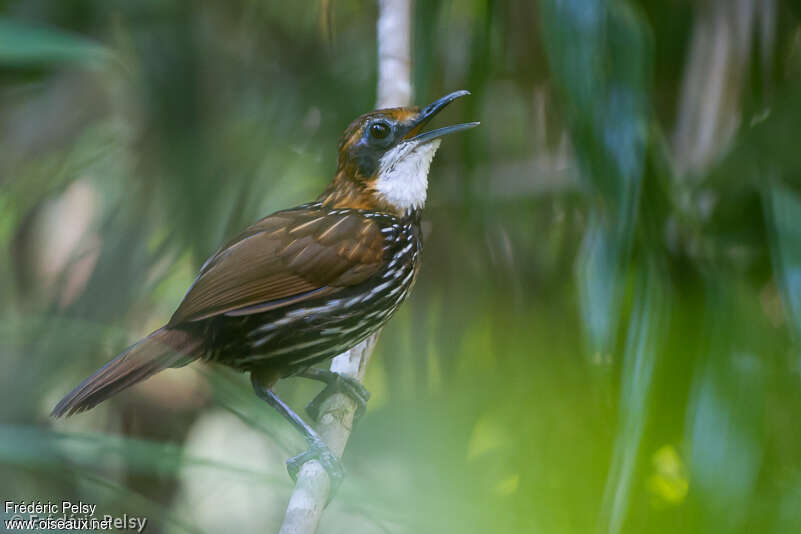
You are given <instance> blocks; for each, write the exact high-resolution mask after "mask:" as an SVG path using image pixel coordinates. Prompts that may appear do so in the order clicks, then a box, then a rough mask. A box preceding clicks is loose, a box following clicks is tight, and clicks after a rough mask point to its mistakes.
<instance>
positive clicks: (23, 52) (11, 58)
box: [0, 18, 111, 67]
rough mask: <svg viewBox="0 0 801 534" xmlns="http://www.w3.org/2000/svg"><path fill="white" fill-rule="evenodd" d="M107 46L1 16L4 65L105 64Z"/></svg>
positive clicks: (0, 43) (0, 60) (0, 56)
mask: <svg viewBox="0 0 801 534" xmlns="http://www.w3.org/2000/svg"><path fill="white" fill-rule="evenodd" d="M110 57H111V52H110V51H109V50H108V49H107V48H105V47H104V46H102V45H100V44H98V43H96V42H94V41H91V40H89V39H86V38H84V37H81V36H78V35H74V34H71V33H68V32H65V31H62V30H58V29H55V28H47V27H43V26H34V25H30V24H27V23H24V22H21V21H17V20H12V19H8V18H0V67H41V66H46V65H52V64H58V63H72V62H77V63H87V64H91V65H98V64H102V63H104V62H105V61H107V60H108V59H109V58H110Z"/></svg>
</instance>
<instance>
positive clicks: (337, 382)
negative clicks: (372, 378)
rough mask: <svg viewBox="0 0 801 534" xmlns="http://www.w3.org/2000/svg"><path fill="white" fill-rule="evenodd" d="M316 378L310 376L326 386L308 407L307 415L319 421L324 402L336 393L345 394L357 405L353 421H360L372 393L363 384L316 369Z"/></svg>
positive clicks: (347, 377) (337, 374)
mask: <svg viewBox="0 0 801 534" xmlns="http://www.w3.org/2000/svg"><path fill="white" fill-rule="evenodd" d="M314 371H315V373H314V376H313V377H312V376H308V378H312V379H314V380H320V381H321V382H325V384H326V386H325V389H323V390H322V391H321V392H320V393H318V394H317V396H316V397H314V398H313V399H312V400H311V402H310V403H309V404H307V405H306V413H307V414H309V416H310V417H311V418H312V419H314V420H315V421H318V420H319V419H318V418H319V416H320V408H321V407H322V404H323V402H325V400H326V399H327V398H328V397H330V396H331V395H333V394H334V393H344V394H345V395H347V396H348V397H350V398H351V399H353V401H354V402H355V403H356V413H355V414H354V416H353V420H354V421H357V420H359V419H360V418H361V417H362V416H363V415H364V413H365V412H366V411H367V401H368V400H370V392H369V391H368V390H367V388H366V387H364V386H363V385H362V384H361V382H359V381H358V380H356V379H355V378H351V377H349V376H345V375H341V374H339V373H334V372H332V371H326V370H324V369H315V370H314Z"/></svg>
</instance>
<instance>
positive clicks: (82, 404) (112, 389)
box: [50, 328, 201, 417]
mask: <svg viewBox="0 0 801 534" xmlns="http://www.w3.org/2000/svg"><path fill="white" fill-rule="evenodd" d="M200 346H201V342H200V341H199V340H197V339H196V338H194V337H192V336H191V335H190V334H188V333H186V332H183V331H181V330H168V329H167V328H159V329H158V330H156V331H155V332H153V333H152V334H150V335H149V336H147V337H146V338H144V339H142V340H141V341H139V342H137V343H135V344H134V345H131V346H130V347H128V348H127V349H125V351H123V352H122V353H121V354H119V355H117V356H116V357H115V358H114V359H113V360H111V361H110V362H108V363H107V364H106V365H104V366H103V367H101V368H100V369H98V370H97V371H95V373H94V374H93V375H92V376H90V377H89V378H87V379H86V380H84V381H83V382H81V383H80V384H79V385H78V387H76V388H75V389H73V390H72V391H71V392H70V394H69V395H67V396H66V397H64V398H63V399H61V402H59V403H58V404H57V405H56V407H55V408H53V411H52V412H51V413H50V415H51V416H53V417H61V416H69V415H72V414H76V413H80V412H83V411H85V410H89V409H90V408H94V407H95V406H97V405H98V404H100V403H101V402H103V401H104V400H106V399H107V398H109V397H111V396H112V395H116V394H117V393H119V392H120V391H122V390H123V389H125V388H127V387H130V386H132V385H134V384H136V383H137V382H141V381H142V380H144V379H146V378H148V377H150V376H153V375H154V374H156V373H158V372H159V371H162V370H164V369H167V368H168V367H181V366H182V365H186V364H188V363H189V362H191V361H192V360H194V359H196V358H198V356H200Z"/></svg>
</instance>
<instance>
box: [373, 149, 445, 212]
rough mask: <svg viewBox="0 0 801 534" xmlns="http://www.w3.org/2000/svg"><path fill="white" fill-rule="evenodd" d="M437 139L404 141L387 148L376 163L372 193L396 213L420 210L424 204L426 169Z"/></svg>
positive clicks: (426, 181) (434, 151) (433, 152)
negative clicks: (374, 192) (389, 148)
mask: <svg viewBox="0 0 801 534" xmlns="http://www.w3.org/2000/svg"><path fill="white" fill-rule="evenodd" d="M440 141H441V139H434V140H433V141H429V142H427V143H415V142H414V141H406V142H403V143H400V144H399V145H398V146H396V147H394V148H392V150H389V151H388V152H387V153H386V154H384V155H383V156H382V157H381V161H380V162H379V166H378V179H377V180H376V183H375V190H376V192H377V193H378V194H379V195H380V196H381V197H382V198H383V199H384V200H385V201H386V202H388V203H389V204H390V205H392V206H394V207H395V208H397V209H398V211H400V212H403V213H406V212H408V211H410V210H419V209H422V208H423V206H424V205H425V203H426V192H427V190H428V170H429V168H430V167H431V160H433V159H434V154H436V152H437V149H438V148H439V144H440Z"/></svg>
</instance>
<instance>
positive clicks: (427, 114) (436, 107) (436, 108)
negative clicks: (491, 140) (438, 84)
mask: <svg viewBox="0 0 801 534" xmlns="http://www.w3.org/2000/svg"><path fill="white" fill-rule="evenodd" d="M469 94H470V91H464V90H463V91H454V92H453V93H451V94H449V95H445V96H443V97H442V98H440V99H439V100H436V101H434V102H432V103H431V104H429V105H427V106H426V107H425V108H423V110H422V111H420V114H419V115H418V116H417V117H416V118H414V119H412V122H411V127H410V129H409V132H408V133H407V134H406V135H405V136H403V140H404V141H414V142H415V143H417V144H418V145H419V144H420V143H426V142H428V141H431V140H433V139H436V138H438V137H442V136H443V135H447V134H450V133H455V132H461V131H462V130H467V129H470V128H474V127H476V126H478V125H479V124H480V123H478V122H468V123H464V124H454V125H452V126H445V127H443V128H437V129H436V130H431V131H430V132H423V133H420V130H422V129H423V128H424V127H425V125H426V124H428V122H429V121H430V120H431V119H432V118H434V115H436V114H437V113H439V112H440V111H442V110H443V109H445V107H446V106H447V105H448V104H450V103H451V102H453V101H454V100H456V99H457V98H459V97H462V96H466V95H469Z"/></svg>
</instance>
